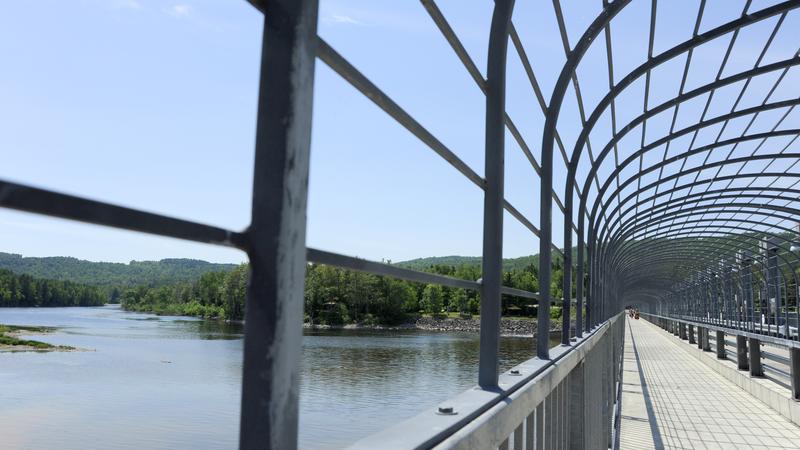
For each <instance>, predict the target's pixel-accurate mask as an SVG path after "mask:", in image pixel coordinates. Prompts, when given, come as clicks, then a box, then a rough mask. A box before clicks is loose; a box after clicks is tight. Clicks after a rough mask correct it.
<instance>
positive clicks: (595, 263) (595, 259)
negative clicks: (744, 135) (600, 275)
mask: <svg viewBox="0 0 800 450" xmlns="http://www.w3.org/2000/svg"><path fill="white" fill-rule="evenodd" d="M775 156H776V155H770V156H769V158H772V157H775ZM777 156H780V155H777ZM797 156H799V155H795V154H784V157H797ZM747 159H750V158H747ZM761 159H764V158H761ZM735 162H736V161H731V160H729V161H720V162H715V163H709V164H706V165H704V166H699V167H695V168H691V169H686V170H684V171H682V172H680V173H678V174H674V175H672V176H670V177H666V178H665V179H662V180H658V181H656V182H654V183H651V184H649V185H647V186H645V187H643V188H641V189H639V190H638V191H637V192H634V193H632V194H630V195H629V196H628V197H626V199H625V200H624V201H622V202H621V203H623V204H624V203H626V202H627V201H629V200H630V199H631V198H632V197H634V196H635V195H637V194H639V193H641V192H645V191H647V190H649V189H652V188H653V187H654V186H656V185H658V184H660V183H662V182H664V181H668V180H670V179H677V178H680V177H682V176H684V175H685V174H686V173H692V172H693V171H702V170H705V169H706V168H708V167H713V166H715V165H721V164H728V163H735ZM745 176H746V175H745ZM612 198H613V197H612ZM609 202H610V200H609ZM607 205H608V202H606V204H604V205H603V208H604V209H605V208H606V207H607ZM597 207H598V202H597V201H595V206H594V207H593V210H592V215H591V221H590V223H591V226H590V228H589V242H590V243H595V242H597V241H596V240H595V234H596V232H597V229H596V227H597V225H598V224H597V222H596V220H595V218H596V217H597V215H596V212H597ZM604 248H605V247H603V246H601V248H600V250H601V251H602V250H603V249H604ZM593 253H594V252H593ZM598 257H599V255H594V257H593V258H592V264H593V266H592V267H590V273H596V270H597V267H598ZM590 286H591V285H590ZM593 287H594V288H597V286H593Z"/></svg>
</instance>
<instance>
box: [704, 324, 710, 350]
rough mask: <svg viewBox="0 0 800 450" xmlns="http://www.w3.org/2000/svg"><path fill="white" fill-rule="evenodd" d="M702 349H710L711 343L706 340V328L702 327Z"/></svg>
mask: <svg viewBox="0 0 800 450" xmlns="http://www.w3.org/2000/svg"><path fill="white" fill-rule="evenodd" d="M703 351H704V352H710V351H711V343H710V341H709V340H708V328H703Z"/></svg>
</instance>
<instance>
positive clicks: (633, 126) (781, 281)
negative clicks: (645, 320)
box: [539, 0, 800, 357]
mask: <svg viewBox="0 0 800 450" xmlns="http://www.w3.org/2000/svg"><path fill="white" fill-rule="evenodd" d="M554 3H556V4H557V3H558V1H556V2H554ZM632 3H634V2H632V1H624V0H618V1H615V2H605V3H604V6H603V9H602V11H601V13H600V14H599V15H598V16H597V17H596V19H595V20H594V21H593V22H592V24H591V25H590V26H589V27H588V28H587V29H586V31H585V32H584V33H583V35H582V36H581V38H580V40H579V41H578V42H577V43H576V45H575V46H574V47H572V48H571V49H570V51H569V52H568V58H567V62H566V63H565V64H564V66H563V68H562V70H561V73H560V75H559V78H558V81H557V83H556V86H555V89H554V91H553V93H552V95H551V97H550V102H549V107H548V109H547V113H546V116H547V118H546V123H545V129H544V131H543V139H542V156H541V161H542V164H541V167H542V178H541V190H540V196H541V198H540V205H541V210H540V213H541V219H542V220H541V224H542V225H541V234H540V236H541V238H542V241H541V243H540V254H541V259H540V263H541V268H540V282H541V283H542V285H545V286H546V285H548V284H549V282H550V271H549V266H550V265H551V263H552V260H551V258H550V249H549V242H547V240H548V239H549V238H550V237H551V236H552V228H551V227H552V222H551V217H552V208H551V205H552V198H551V196H550V195H548V194H549V192H550V191H551V190H552V189H555V190H556V191H557V192H560V193H563V195H564V200H565V201H564V215H565V220H564V223H563V236H564V242H563V248H564V257H565V261H566V262H565V265H572V266H573V267H574V268H575V272H576V274H577V277H576V278H577V280H580V282H578V283H576V282H575V280H574V279H573V277H572V275H573V274H571V273H570V271H567V272H565V274H564V281H563V290H564V292H567V293H568V292H571V291H572V290H573V289H574V290H575V292H576V297H577V306H578V311H579V312H580V311H581V307H582V305H585V306H586V311H587V313H588V314H589V318H588V322H587V324H586V325H587V326H592V325H593V324H596V323H599V321H602V320H604V319H605V318H607V317H609V316H610V315H611V314H613V313H616V312H617V311H619V310H620V309H621V308H622V307H623V306H625V305H628V304H631V305H636V306H638V307H642V308H647V309H650V310H651V311H653V312H656V311H658V312H662V313H665V314H666V313H675V312H680V313H682V314H688V315H693V316H694V317H695V318H696V319H698V320H723V319H730V317H732V316H734V315H735V316H736V317H738V318H739V319H742V318H744V317H747V318H748V319H747V320H750V321H767V322H768V321H769V319H768V318H767V319H764V318H762V317H761V315H762V314H763V315H765V316H767V317H769V316H770V315H774V316H776V317H777V319H776V321H775V322H774V323H778V324H786V323H792V320H791V318H790V317H789V316H790V315H794V316H795V319H794V320H795V322H794V323H795V324H796V316H797V310H796V306H797V301H798V300H797V298H798V295H797V279H798V274H800V272H799V271H798V268H800V255H798V254H796V253H792V252H791V251H790V248H791V246H792V244H793V243H796V242H797V241H798V240H800V236H798V233H800V229H799V228H798V223H799V222H800V189H798V184H800V164H799V163H800V151H798V148H797V145H795V144H796V141H797V137H798V133H800V129H798V128H797V126H798V120H797V118H796V117H794V115H793V114H792V113H793V112H794V111H795V109H796V107H797V105H798V103H800V98H798V97H800V90H798V88H797V84H792V83H790V82H788V81H787V79H788V77H787V74H790V73H792V71H796V70H797V68H796V66H797V65H798V63H800V58H799V57H798V53H797V52H798V48H800V33H781V31H782V29H783V27H784V26H785V23H786V19H787V17H789V15H790V14H797V12H796V11H795V10H796V9H797V8H798V6H800V2H797V1H786V2H780V3H776V4H772V5H767V6H764V5H763V3H760V2H753V1H747V2H744V4H743V8H742V10H741V14H740V16H739V17H736V18H735V19H732V20H729V21H727V22H726V23H722V24H720V25H717V26H715V27H713V28H709V29H705V30H703V27H702V26H701V24H702V23H703V17H704V13H705V11H706V7H707V4H706V1H700V2H698V9H697V11H696V14H695V16H694V18H693V19H688V18H687V20H692V21H693V23H694V24H695V27H694V31H693V34H692V35H691V36H690V37H688V38H687V39H686V40H685V41H683V42H680V43H678V44H677V45H674V46H672V47H670V48H667V49H666V50H663V51H661V52H660V53H658V54H655V53H654V52H653V48H654V45H653V41H654V35H655V30H656V29H657V28H658V20H657V17H658V14H656V9H657V7H658V6H657V3H656V1H652V2H649V5H650V11H651V16H650V28H649V30H650V32H649V36H647V38H648V43H649V46H648V54H647V57H646V59H645V60H644V61H643V62H642V63H641V64H640V65H639V66H637V67H635V68H634V69H633V70H631V71H630V72H629V73H627V74H622V75H621V76H619V77H618V78H617V79H618V81H616V82H615V81H614V77H613V76H612V72H613V58H612V54H613V52H614V51H615V50H614V46H613V45H611V40H610V38H609V34H610V31H609V30H610V28H611V27H613V26H614V24H615V20H616V18H617V17H619V15H620V14H621V12H622V11H624V10H625V8H629V7H631V4H632ZM556 9H557V11H558V9H559V8H556ZM559 21H563V18H560V17H559ZM764 23H766V25H765V24H764ZM758 24H761V31H762V34H765V36H764V39H763V40H761V41H759V44H758V47H757V48H756V49H755V52H756V53H755V54H756V55H757V56H756V57H755V58H750V59H751V60H754V61H753V64H752V66H750V67H747V68H744V69H739V70H733V69H732V67H734V66H736V67H738V66H741V64H738V65H736V64H731V61H733V60H738V59H741V58H742V56H741V55H739V54H738V53H737V52H740V51H741V46H737V42H739V41H741V40H742V39H747V38H742V36H744V35H745V34H746V33H748V32H750V28H751V27H754V26H756V25H758ZM764 30H767V31H764ZM601 33H604V34H605V37H606V39H605V41H603V40H601V39H598V37H599V36H600V34H601ZM747 36H749V38H750V39H753V34H752V33H751V34H747ZM644 38H645V36H643V39H644ZM714 39H718V40H724V41H726V42H727V45H726V46H725V48H726V51H725V54H724V57H723V58H722V61H721V63H720V64H718V65H714V64H708V63H707V62H706V61H697V60H694V59H693V58H692V56H693V53H694V51H695V50H696V49H697V48H698V47H700V46H702V45H704V44H706V43H708V42H709V41H711V40H714ZM782 40H785V41H787V42H782ZM603 44H605V45H606V53H607V56H608V59H607V65H608V68H609V85H608V91H607V92H605V93H603V94H602V95H600V96H598V97H599V98H600V100H599V102H598V103H597V105H596V106H595V107H594V109H587V110H588V111H590V113H589V114H588V117H586V118H584V117H582V118H581V122H582V123H581V124H580V132H579V133H578V136H577V138H576V140H575V142H574V145H573V146H572V152H571V156H570V158H569V160H568V161H567V169H568V172H567V177H566V182H565V183H564V184H563V185H562V186H555V185H554V180H553V171H554V170H555V169H554V168H553V154H554V149H555V148H556V141H555V139H554V136H556V135H557V133H558V129H559V128H560V127H562V126H565V125H564V124H565V123H567V126H568V125H570V124H569V123H568V122H567V121H568V120H570V119H571V120H572V121H573V122H574V120H575V119H574V118H572V117H563V118H562V116H564V115H565V113H564V112H563V111H562V103H563V101H564V98H565V96H566V95H567V93H568V92H569V91H570V90H571V89H575V88H576V87H577V83H578V79H579V77H578V73H579V70H580V68H581V64H583V58H584V55H585V54H586V53H587V52H588V51H589V49H590V48H591V47H592V46H594V45H603ZM786 46H789V47H790V48H792V49H793V50H792V54H791V55H788V56H789V57H788V58H786V59H783V60H773V61H770V62H768V63H767V62H765V61H766V58H765V56H766V55H767V54H768V52H770V51H771V50H773V49H774V48H776V47H782V48H784V47H786ZM750 51H751V52H752V51H753V49H752V48H750ZM679 58H683V59H684V61H685V63H684V70H683V75H682V79H681V80H680V88H679V89H678V90H677V91H676V92H674V93H673V95H672V97H671V98H667V99H666V100H663V101H661V103H658V104H652V101H651V99H650V98H649V97H650V94H651V93H652V92H654V90H656V89H658V86H657V85H656V84H655V79H654V77H652V76H651V74H652V72H653V71H655V70H658V69H659V67H661V66H663V65H664V64H667V63H668V62H670V61H672V60H676V59H679ZM697 70H702V71H707V72H709V73H711V74H713V78H712V81H711V82H708V83H706V84H703V85H700V86H697V87H694V88H692V89H687V85H688V83H687V78H688V75H689V73H690V71H697ZM764 76H768V77H769V81H770V84H769V89H768V90H767V92H766V94H761V95H760V97H758V98H759V99H760V100H759V101H758V102H756V103H755V104H752V100H751V101H750V102H749V104H747V102H745V101H743V99H744V98H748V97H752V96H753V95H754V94H753V93H754V91H755V88H754V85H755V84H756V83H755V82H754V79H756V78H758V77H764ZM642 79H644V83H645V84H644V89H643V90H642V89H639V90H638V91H636V90H634V87H633V86H634V85H635V84H636V82H637V81H641V80H642ZM765 79H766V78H763V79H762V80H761V81H763V80H765ZM787 83H788V84H787ZM787 89H789V90H791V94H789V96H788V97H787V96H786V95H785V94H783V96H782V97H781V96H778V95H776V92H777V91H779V90H780V91H782V92H785V91H787ZM631 92H634V93H635V94H637V95H639V96H640V97H641V101H640V105H642V109H641V110H640V111H639V112H638V113H637V114H633V115H632V116H631V117H632V119H631V120H630V121H629V122H627V123H620V122H617V121H616V119H615V117H616V116H617V114H616V113H618V111H617V110H615V107H616V105H615V100H616V99H618V98H620V97H621V96H624V95H628V94H630V93H631ZM573 94H577V95H575V97H576V98H577V101H578V103H579V107H580V109H581V111H583V110H584V109H585V107H584V105H583V104H582V100H581V96H580V94H579V93H577V92H574V93H573ZM722 96H728V97H731V98H730V99H729V101H728V102H727V103H728V104H731V105H732V106H730V107H729V108H728V110H727V111H722V112H720V111H716V110H718V109H719V108H711V105H712V102H713V101H714V100H715V99H716V100H720V99H721V97H722ZM703 99H705V102H704V107H703V108H702V113H701V114H700V115H699V117H698V118H697V119H696V120H694V121H693V122H691V123H688V124H687V125H684V126H681V125H679V124H678V123H679V122H681V120H678V119H679V117H681V116H680V114H681V111H682V110H681V108H685V107H686V106H685V105H688V104H689V102H691V101H692V100H700V101H702V100H703ZM665 114H666V116H665ZM608 115H610V116H611V125H612V130H611V132H610V133H609V136H610V138H609V139H607V140H603V141H597V140H595V142H592V143H590V136H593V132H594V131H595V130H596V129H597V128H599V127H600V126H601V125H599V124H600V121H601V118H602V117H604V116H608ZM629 116H630V115H629ZM659 116H661V118H662V120H663V118H664V117H667V118H668V119H669V123H670V125H669V128H668V130H667V131H663V130H662V131H658V130H657V131H656V132H654V131H653V130H654V128H655V127H651V128H649V129H648V128H647V125H648V123H649V122H650V121H653V120H654V118H656V117H659ZM742 125H744V126H742ZM662 128H663V127H662ZM630 135H632V136H634V137H638V139H632V138H631V136H630ZM705 135H710V136H711V138H710V139H709V138H707V137H706V136H705ZM701 136H703V137H702V138H701ZM623 141H625V143H626V148H625V149H624V150H622V151H621V150H620V146H621V145H620V144H621V142H623ZM632 141H636V142H637V144H631V142H632ZM591 145H594V147H595V148H597V147H598V146H599V148H600V150H599V151H596V150H595V151H592V147H591ZM587 159H589V161H587ZM581 167H584V169H583V170H580V169H581ZM576 192H579V193H576ZM570 219H573V220H570ZM572 222H574V223H572ZM574 229H577V232H576V233H575V238H576V242H573V234H574V233H573V232H572V230H574ZM572 251H575V253H576V255H577V258H574V259H573V253H572ZM742 255H749V256H748V257H747V258H748V261H749V260H750V259H752V260H753V264H749V263H748V264H749V265H747V269H745V268H744V266H742V259H743V258H742ZM744 270H751V271H754V274H755V277H754V278H755V279H757V280H759V281H758V282H757V283H760V284H759V287H763V288H764V289H763V290H764V294H763V295H761V296H758V294H757V297H758V298H757V299H756V300H755V301H754V302H751V303H757V304H749V305H748V304H745V303H743V302H742V296H741V295H739V296H736V295H734V294H730V295H732V296H733V297H734V298H733V299H728V298H723V297H724V296H723V295H722V294H721V293H722V292H723V291H724V290H723V289H716V288H714V289H713V290H711V291H709V289H711V288H709V287H708V286H712V285H713V286H717V284H719V283H724V282H728V283H731V284H733V283H738V284H737V286H739V287H738V289H740V290H741V289H742V287H741V283H742V282H743V281H742V280H744V279H745V277H743V276H740V275H741V274H742V273H743V271H744ZM725 271H729V272H731V273H735V274H736V276H731V277H730V279H726V280H727V281H721V278H720V277H719V276H718V275H709V274H721V273H723V272H725ZM734 278H735V280H734ZM706 285H708V286H706ZM765 286H766V287H765ZM587 288H588V292H586V290H587ZM689 288H693V289H695V290H697V292H701V291H702V292H705V293H711V294H715V295H716V297H713V296H712V297H709V301H708V302H707V305H706V306H705V309H697V308H693V309H691V310H690V309H687V303H686V301H685V295H686V291H687V289H689ZM767 288H768V289H767ZM731 289H733V288H731ZM725 292H729V291H725ZM730 292H733V290H731V291H730ZM704 295H705V294H704ZM709 295H710V294H709ZM542 299H543V300H548V293H547V292H542ZM715 302H716V303H719V305H721V304H723V303H724V304H725V305H726V306H724V307H722V306H719V305H716V306H714V305H715ZM736 302H738V303H736ZM770 302H771V303H770ZM734 304H735V305H734ZM731 305H733V306H731ZM564 307H565V308H568V307H569V304H568V302H564ZM681 308H683V309H681ZM748 314H749V315H748ZM729 316H730V317H729ZM580 320H581V319H580V314H579V315H578V323H577V324H576V333H577V334H578V335H580V334H581V327H582V326H584V324H583V323H581V322H580ZM565 336H566V334H565ZM787 337H788V335H787ZM543 347H544V346H543V345H540V348H539V354H540V356H545V357H546V356H547V351H546V349H545V348H543Z"/></svg>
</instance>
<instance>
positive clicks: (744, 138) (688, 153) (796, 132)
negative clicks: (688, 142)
mask: <svg viewBox="0 0 800 450" xmlns="http://www.w3.org/2000/svg"><path fill="white" fill-rule="evenodd" d="M798 135H800V129H791V130H782V131H780V132H775V133H770V132H767V133H757V134H752V135H746V136H740V137H738V138H731V139H727V140H725V141H719V142H715V143H712V144H708V145H704V146H701V147H698V148H696V149H692V150H688V151H685V152H683V153H681V154H680V155H676V156H673V157H671V158H667V159H665V160H662V161H659V162H658V163H657V164H654V165H652V166H649V167H647V169H644V170H641V171H639V172H638V173H636V174H634V175H633V176H631V177H630V178H627V179H625V181H624V182H623V183H621V184H620V185H619V186H617V188H616V191H615V192H614V193H612V195H611V196H609V198H610V199H613V198H614V197H616V194H617V193H620V192H622V191H623V190H624V189H625V188H626V187H627V186H629V185H630V184H631V183H633V182H634V181H636V180H638V179H641V178H643V177H644V176H645V175H648V174H650V173H652V172H655V171H656V170H658V169H662V168H664V167H666V166H668V165H670V164H672V163H675V162H678V161H681V160H683V159H687V158H689V157H691V156H693V155H696V154H700V153H703V152H705V151H710V150H713V149H715V148H719V147H725V146H728V145H732V144H738V143H741V142H747V141H752V140H758V139H768V138H771V137H782V136H798ZM646 152H647V151H645V152H643V153H641V154H640V153H639V152H634V154H633V155H631V156H629V157H628V158H626V159H625V160H624V161H623V162H622V163H620V165H619V166H618V167H617V169H615V170H614V171H613V172H612V173H611V175H610V176H609V177H608V178H607V179H606V181H605V183H604V184H603V186H602V187H601V190H600V191H599V192H598V194H597V197H598V198H599V197H602V196H603V195H604V194H605V191H606V190H607V189H608V187H609V186H610V185H611V182H612V181H613V179H614V178H613V177H614V176H615V175H617V174H619V173H620V172H621V171H622V170H624V169H625V168H626V167H627V166H628V164H630V163H631V162H633V161H635V160H636V159H638V158H639V156H641V155H642V154H644V153H646ZM619 204H622V203H621V202H620V203H619ZM603 215H604V216H606V217H612V216H611V215H609V212H608V211H604V214H603Z"/></svg>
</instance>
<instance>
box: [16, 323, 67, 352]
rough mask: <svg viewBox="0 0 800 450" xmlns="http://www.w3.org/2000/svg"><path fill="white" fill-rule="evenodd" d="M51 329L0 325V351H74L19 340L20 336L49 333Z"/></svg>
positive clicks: (64, 346) (42, 343)
mask: <svg viewBox="0 0 800 450" xmlns="http://www.w3.org/2000/svg"><path fill="white" fill-rule="evenodd" d="M51 331H53V328H49V327H30V326H20V325H2V324H0V349H5V350H74V348H73V347H69V346H66V345H52V344H48V343H47V342H40V341H34V340H30V339H21V338H20V336H21V335H23V334H26V333H49V332H51Z"/></svg>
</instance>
